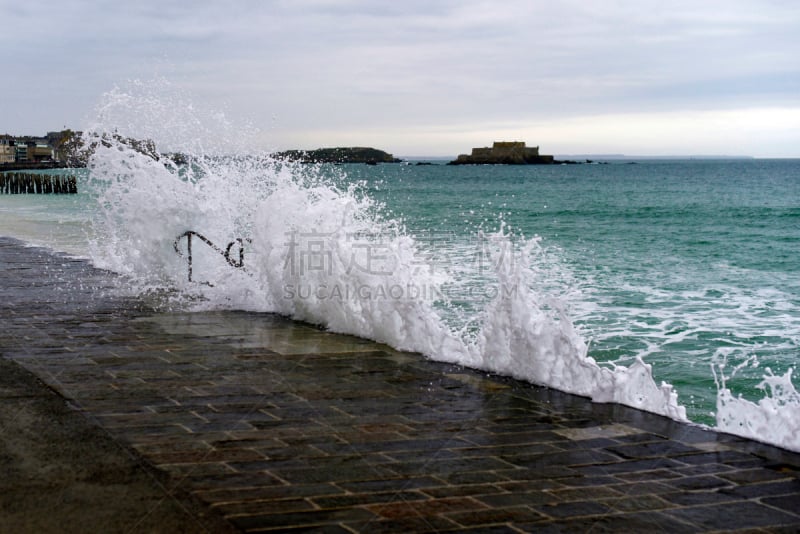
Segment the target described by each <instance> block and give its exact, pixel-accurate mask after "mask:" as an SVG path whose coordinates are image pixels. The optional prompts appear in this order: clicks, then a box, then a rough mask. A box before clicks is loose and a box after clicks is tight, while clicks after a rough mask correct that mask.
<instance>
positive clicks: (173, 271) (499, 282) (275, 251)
mask: <svg viewBox="0 0 800 534" xmlns="http://www.w3.org/2000/svg"><path fill="white" fill-rule="evenodd" d="M149 98H150V96H148V98H145V99H142V98H138V97H137V96H136V95H135V94H132V93H129V92H122V91H115V92H113V93H111V94H109V95H108V98H107V100H106V101H105V103H104V105H103V106H102V111H103V113H102V114H101V119H100V120H99V122H98V124H96V125H95V127H94V128H93V130H92V131H93V132H94V135H95V137H94V139H95V140H97V139H100V138H103V135H104V134H105V140H106V143H105V144H103V143H101V144H100V145H98V150H97V151H96V153H95V155H94V156H93V158H92V162H91V172H92V179H93V180H94V181H95V183H96V188H97V200H98V205H99V206H100V209H99V210H98V211H97V216H96V217H95V220H94V228H95V233H96V235H97V236H98V238H97V239H96V240H95V241H94V243H93V246H92V256H93V258H94V260H95V261H96V262H97V263H99V264H101V265H103V266H106V267H109V268H112V269H114V270H115V271H118V272H120V273H123V274H125V275H127V276H128V277H129V279H130V280H132V281H133V282H134V283H137V284H139V287H140V288H142V289H148V288H153V287H168V288H172V289H178V290H179V292H180V294H182V295H190V296H192V297H197V296H201V297H202V301H200V302H201V304H198V303H197V302H198V301H196V300H195V305H201V306H206V307H215V308H219V307H225V308H240V309H250V310H261V311H271V312H277V313H281V314H285V315H288V316H291V317H294V318H296V319H299V320H304V321H309V322H313V323H317V324H321V325H324V326H326V327H327V328H329V329H330V330H332V331H336V332H342V333H350V334H354V335H359V336H363V337H366V338H370V339H374V340H377V341H381V342H385V343H387V344H389V345H391V346H393V347H395V348H398V349H402V350H410V351H417V352H421V353H423V354H425V355H426V356H428V357H430V358H433V359H436V360H440V361H447V362H453V363H457V364H461V365H466V366H469V367H473V368H476V369H483V370H487V371H491V372H496V373H501V374H504V375H509V376H513V377H516V378H519V379H522V380H528V381H530V382H533V383H536V384H542V385H546V386H550V387H554V388H557V389H560V390H562V391H566V392H570V393H575V394H579V395H584V396H587V397H590V398H591V399H593V400H594V401H597V402H616V403H621V404H626V405H629V406H633V407H636V408H640V409H642V410H647V411H650V412H654V413H658V414H663V415H666V416H668V417H671V418H673V419H676V420H681V421H683V420H686V411H685V408H684V407H683V406H681V405H680V404H679V402H678V397H677V393H676V391H675V390H674V388H672V386H670V385H669V384H667V383H663V382H662V383H661V384H660V385H659V384H658V383H657V382H656V381H655V379H654V378H653V369H652V367H651V365H650V364H648V363H645V361H644V359H643V357H642V354H639V355H638V356H637V355H633V357H632V359H631V363H630V365H628V366H624V365H619V364H617V365H615V364H611V363H605V364H598V363H597V362H596V361H595V360H594V359H593V358H591V357H590V356H589V355H588V350H587V345H586V343H585V342H584V340H583V338H582V337H581V335H579V333H578V332H576V329H575V328H574V326H573V323H572V321H571V319H570V316H569V311H568V310H567V305H566V303H565V302H566V301H565V299H564V298H563V295H561V294H558V293H557V292H553V291H549V290H546V289H543V287H548V284H547V283H542V280H543V279H553V278H555V277H554V275H553V273H554V272H556V274H558V271H553V269H560V268H563V266H559V265H558V264H557V262H555V263H554V262H551V261H545V256H546V255H545V251H544V249H543V248H542V247H541V245H540V242H539V240H538V239H531V240H521V239H517V238H514V236H512V235H510V233H509V232H508V231H507V230H505V229H504V228H501V230H500V231H498V232H496V233H492V234H485V235H484V234H476V235H475V236H474V237H475V239H474V240H473V241H474V242H480V243H481V244H482V245H481V246H482V248H480V249H479V250H476V251H474V254H472V255H470V253H469V252H468V251H466V250H465V248H464V247H463V246H461V247H460V248H459V247H455V248H454V249H453V250H452V251H451V253H452V254H454V257H453V258H450V260H451V261H443V262H433V261H432V260H431V251H430V250H428V249H426V248H425V246H424V243H423V242H421V241H419V240H417V239H415V238H414V237H413V236H411V235H410V234H409V233H408V232H406V231H405V230H404V226H403V224H402V222H401V221H398V220H395V219H393V218H392V217H391V216H388V215H384V214H385V213H387V212H386V211H385V209H384V208H383V207H382V206H381V205H380V204H378V203H376V202H375V201H373V200H372V199H371V198H370V197H369V196H367V195H366V194H364V193H363V191H362V190H361V189H360V188H359V185H358V184H351V183H349V182H348V180H347V178H346V176H344V175H342V174H341V173H340V174H339V175H338V176H334V177H330V176H327V177H326V175H325V173H323V172H322V171H321V169H320V168H317V167H313V166H298V165H292V164H288V163H283V162H277V161H274V160H272V159H270V158H269V157H267V156H266V155H264V154H257V155H253V154H252V153H251V154H249V155H248V156H246V157H245V156H242V155H234V156H231V155H230V153H228V155H225V156H223V155H222V152H223V151H222V150H219V148H217V149H216V153H214V152H213V151H212V153H208V152H206V151H207V150H208V148H207V147H208V146H210V145H209V143H207V142H199V141H193V140H192V141H186V142H183V143H182V144H181V143H176V140H175V136H174V134H175V132H174V131H173V130H170V128H171V126H170V124H171V123H172V122H174V121H168V124H167V125H166V126H164V128H166V129H167V130H168V132H166V134H165V136H166V137H167V138H168V139H169V141H170V142H171V145H170V149H171V150H179V151H182V152H184V153H186V154H188V155H189V156H190V158H191V160H192V162H191V164H190V165H188V166H183V167H178V166H176V165H174V164H172V163H171V162H169V161H166V160H164V159H162V160H160V161H156V160H154V159H152V158H150V157H148V156H146V155H144V154H141V153H138V152H136V151H135V150H133V149H132V148H131V147H130V146H128V145H127V144H126V143H125V142H122V141H120V140H115V139H113V137H111V134H112V133H113V132H116V133H118V134H119V135H121V136H123V137H124V136H132V137H135V136H137V135H139V136H141V135H144V134H146V135H147V136H148V137H150V138H152V139H154V140H155V141H156V142H160V135H161V132H160V131H159V128H158V126H157V124H155V123H157V121H156V120H155V119H156V118H157V114H155V115H154V114H153V113H142V112H141V107H142V106H145V107H146V105H147V104H146V101H147V100H148V99H149ZM143 101H145V103H143ZM158 107H160V108H161V107H165V106H163V105H162V104H159V106H158ZM167 107H169V108H170V109H182V110H185V112H186V113H187V114H188V113H189V112H188V110H189V106H187V105H186V104H185V103H183V102H172V103H171V104H170V106H167ZM120 117H122V118H123V120H119V118H120ZM215 117H216V116H215ZM114 119H116V120H114ZM142 120H143V121H145V123H146V124H145V125H144V126H141V125H139V124H138V122H137V121H142ZM175 120H177V119H175ZM187 121H188V122H189V123H191V124H194V123H195V122H197V119H196V117H194V116H190V117H189V118H187ZM154 124H155V125H154ZM129 126H130V129H128V127H129ZM222 129H223V130H226V129H227V131H229V132H230V131H233V130H232V129H231V128H228V127H224V128H222ZM181 131H182V132H184V133H186V129H183V130H181ZM142 132H144V134H143V133H142ZM187 135H188V134H187ZM97 136H100V137H97ZM233 145H235V143H228V144H227V145H224V146H228V147H229V146H233ZM214 146H222V145H214ZM198 147H199V148H198ZM198 150H200V151H198ZM187 231H194V232H198V233H199V234H202V235H204V236H205V237H207V238H208V239H209V240H210V241H211V242H213V243H214V245H216V246H217V247H218V250H214V249H212V248H211V247H210V246H208V245H207V244H206V243H205V242H203V241H202V240H201V239H200V238H199V236H195V237H194V239H193V247H192V267H193V270H192V280H191V281H189V276H188V264H187V260H188V253H189V250H188V236H186V235H185V233H186V232H187ZM180 236H183V237H182V238H181V237H180ZM239 239H241V241H238V240H239ZM228 245H230V246H228ZM240 247H243V248H244V258H245V262H244V268H242V269H239V268H237V267H236V266H235V265H232V263H233V264H235V263H236V261H233V262H230V261H227V260H231V259H233V260H235V259H236V258H237V254H238V251H239V249H240ZM226 248H227V249H228V256H227V258H226V257H223V254H221V252H224V251H225V250H226ZM176 249H177V252H178V253H180V255H179V254H178V253H176ZM441 252H442V250H441V249H440V250H438V251H437V253H441ZM466 258H470V261H473V262H479V263H480V265H477V264H475V265H469V264H468V262H465V259H466ZM479 267H480V272H478V271H477V270H476V269H478V268H479ZM563 272H564V273H567V271H563ZM448 288H450V289H452V288H456V289H458V291H459V293H458V294H457V295H455V296H454V295H453V294H452V293H449V292H448V291H447V290H448ZM465 291H480V296H479V297H476V298H472V300H471V301H470V303H469V304H470V305H468V306H461V307H459V303H458V300H459V299H463V298H464V294H465V293H464V292H465ZM471 297H475V295H471ZM664 297H665V298H666V296H664ZM586 309H591V310H592V313H596V312H597V311H598V310H602V309H603V307H602V304H600V305H597V304H593V305H592V306H587V308H586ZM454 310H455V311H454ZM709 319H711V318H709ZM676 320H677V318H676V317H664V318H663V320H662V321H660V322H659V326H658V328H659V329H660V330H663V331H665V332H666V331H668V330H669V329H671V328H676V326H675V325H676V324H679V323H676V322H675V321H676ZM700 328H701V327H700V326H699V325H690V327H689V328H687V329H686V330H685V333H683V334H680V335H683V336H684V337H688V336H692V335H696V334H697V333H698V332H699V331H700ZM679 337H680V336H679ZM679 337H678V338H674V337H673V341H675V340H679ZM654 347H655V345H653V349H652V350H655V348H654ZM790 378H791V374H790V373H788V374H786V375H784V376H782V377H777V378H776V377H766V378H765V385H766V387H768V388H770V392H771V394H770V395H768V396H767V397H765V399H764V400H763V401H762V403H759V404H757V405H756V404H754V405H753V406H756V407H755V408H748V412H747V413H748V414H752V415H748V417H751V416H752V418H753V421H758V420H759V419H758V417H759V416H758V415H757V414H758V413H764V414H768V415H767V416H765V417H767V418H766V419H764V423H763V424H762V423H754V424H755V425H756V426H755V427H754V428H756V429H757V430H756V434H759V433H760V439H767V440H768V441H772V442H775V443H778V444H780V445H781V446H784V447H787V448H792V449H795V450H800V438H798V437H797V433H796V432H795V433H794V434H793V437H792V436H789V437H785V438H784V437H780V436H779V434H778V433H776V434H775V436H778V437H776V438H775V439H773V438H772V437H771V436H772V434H770V433H768V432H765V431H764V427H765V425H767V426H768V425H769V424H771V423H773V422H776V421H779V420H782V419H786V420H789V419H791V418H792V417H794V419H795V420H800V417H797V407H796V404H793V402H794V401H793V400H792V399H794V398H795V397H792V396H791V394H790V395H789V396H788V397H786V396H785V395H783V392H785V391H789V387H790V386H791V380H790ZM773 386H774V387H773ZM776 388H777V389H776ZM778 390H780V392H781V393H780V395H781V396H779V397H776V391H778ZM725 391H727V389H726V388H725V387H724V384H723V387H721V388H720V395H721V398H722V399H723V400H724V403H723V404H724V407H726V410H722V409H720V410H718V412H719V413H722V414H727V413H729V412H728V411H727V407H733V406H734V405H735V404H736V403H737V402H738V401H739V399H735V398H733V397H732V396H729V397H726V396H725ZM791 391H794V390H793V389H792V390H791ZM794 395H795V396H796V392H795V393H794ZM743 402H745V401H743ZM746 402H749V401H746ZM773 413H780V414H781V415H771V414H773ZM781 418H782V419H781ZM719 421H720V422H719V423H718V426H719V428H720V429H723V430H726V431H731V427H732V426H737V425H738V423H730V421H731V419H730V416H728V415H724V416H723V419H719ZM765 436H769V437H765ZM752 437H758V436H752Z"/></svg>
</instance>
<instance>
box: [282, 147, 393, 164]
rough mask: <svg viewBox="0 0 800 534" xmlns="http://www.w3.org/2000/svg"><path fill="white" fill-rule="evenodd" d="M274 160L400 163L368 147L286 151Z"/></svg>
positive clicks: (384, 153) (388, 155)
mask: <svg viewBox="0 0 800 534" xmlns="http://www.w3.org/2000/svg"><path fill="white" fill-rule="evenodd" d="M272 156H273V157H275V158H276V159H282V160H288V161H299V162H301V163H366V164H367V165H375V164H378V163H400V161H402V160H399V159H397V158H395V157H394V156H392V155H391V154H389V153H388V152H384V151H383V150H378V149H377V148H370V147H360V146H356V147H337V148H318V149H316V150H286V151H284V152H276V153H274V154H272Z"/></svg>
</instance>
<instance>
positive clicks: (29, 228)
mask: <svg viewBox="0 0 800 534" xmlns="http://www.w3.org/2000/svg"><path fill="white" fill-rule="evenodd" d="M323 172H324V173H328V174H330V175H331V176H333V177H334V178H333V179H334V181H336V182H337V183H339V184H340V185H341V186H342V187H346V186H347V185H348V184H351V183H356V182H362V184H363V185H362V191H363V192H364V193H365V194H366V195H368V196H370V197H372V198H374V199H376V200H378V201H379V202H381V203H383V204H384V206H383V207H382V208H377V209H378V211H380V212H381V213H382V216H383V217H396V218H399V219H400V220H402V222H403V224H404V225H405V226H406V229H407V232H408V233H409V234H410V235H413V236H414V238H415V239H416V241H417V242H418V244H419V246H420V247H422V248H423V249H424V252H425V254H426V255H427V256H426V257H427V258H428V259H429V262H428V263H429V265H428V266H431V265H435V266H438V263H441V264H442V265H441V266H442V267H443V268H446V269H445V270H447V271H448V272H449V273H451V275H454V276H455V277H456V279H455V280H451V282H450V284H451V287H452V288H453V289H454V290H453V291H452V292H451V293H449V295H450V296H451V298H452V302H451V303H450V306H449V307H448V310H449V311H444V310H443V312H442V313H443V314H444V315H447V313H451V314H453V317H451V320H452V321H453V322H457V315H458V313H459V311H463V312H465V313H466V312H469V311H470V310H475V309H480V308H481V307H482V306H483V305H485V304H486V300H487V298H486V295H485V294H481V293H480V292H476V291H471V290H470V289H474V288H476V287H482V285H483V284H485V283H486V281H485V280H484V279H483V278H482V274H481V273H480V272H478V270H476V269H475V268H474V265H475V262H474V260H475V256H474V251H475V250H478V248H479V245H480V241H481V237H480V236H481V232H484V233H488V232H492V231H496V230H498V229H499V228H500V227H501V226H503V228H504V231H506V232H510V233H511V234H512V236H513V238H514V239H516V240H519V241H521V240H522V238H523V237H525V238H531V237H533V236H540V237H541V246H542V247H543V253H541V254H538V255H537V256H536V262H537V264H536V265H534V266H533V267H534V272H535V273H536V274H537V277H538V280H537V281H536V283H537V284H540V287H539V290H540V291H541V292H543V293H545V294H548V295H553V296H555V297H557V298H559V299H561V300H562V301H563V302H565V303H566V304H567V310H568V315H569V317H570V318H571V319H572V321H573V322H574V323H575V325H576V327H577V329H578V331H579V333H580V335H581V336H582V337H583V338H584V339H585V340H586V341H587V343H589V347H590V348H589V355H590V356H592V357H593V358H595V359H596V360H598V361H606V362H616V363H620V364H624V365H629V364H631V363H632V362H633V361H634V359H635V358H636V357H642V358H643V359H644V360H645V361H646V362H647V363H649V364H652V365H653V375H654V376H655V378H656V380H657V381H662V380H663V381H666V382H668V383H670V384H672V385H673V386H674V387H675V389H676V390H677V392H678V394H679V402H680V403H681V404H682V405H684V406H686V408H687V414H688V416H689V418H690V419H691V420H692V421H695V422H700V423H706V424H713V421H714V418H713V416H712V412H713V411H714V410H715V402H716V394H717V387H716V386H715V383H714V374H713V373H712V370H711V367H712V363H713V362H714V361H717V362H719V361H720V354H721V353H720V351H722V352H729V353H730V354H729V358H730V360H731V361H730V364H729V366H728V368H727V369H728V370H730V369H731V368H732V367H733V364H736V363H740V362H742V361H744V359H745V358H747V357H749V356H755V357H756V358H757V359H758V362H759V365H758V367H757V368H753V367H748V368H747V369H744V370H742V371H740V372H739V374H737V377H736V380H735V381H734V380H732V381H730V383H729V384H728V386H729V387H731V389H732V390H733V391H734V393H735V394H741V395H743V396H744V397H745V398H749V399H753V400H756V399H760V398H762V397H763V396H764V393H763V392H762V391H759V390H757V389H756V387H755V386H756V385H757V384H758V383H759V382H760V381H761V379H762V377H763V375H764V372H765V370H766V369H767V368H769V369H771V371H773V372H774V373H775V374H783V373H784V372H785V371H786V370H787V369H789V368H792V367H794V366H795V365H796V363H797V361H798V359H800V277H798V271H799V270H800V160H746V159H741V160H641V161H636V162H635V163H631V162H624V161H613V162H610V163H609V164H602V165H595V164H592V165H590V164H585V165H557V166H458V167H453V166H446V165H439V164H436V165H428V166H416V165H404V164H395V165H379V166H365V165H344V166H339V167H330V168H326V169H323ZM80 180H82V182H81V184H80V185H79V187H80V188H81V194H79V195H76V196H66V195H65V196H36V195H30V196H25V195H14V196H12V195H7V196H0V234H3V235H12V236H16V237H20V238H22V239H24V240H27V241H29V242H32V243H36V244H44V245H48V246H51V247H52V248H55V249H59V250H65V251H67V252H71V253H76V254H79V255H86V256H88V255H89V252H88V248H87V243H88V238H89V237H90V235H91V233H92V232H93V231H96V229H93V228H92V226H91V225H89V219H90V218H91V212H92V211H93V210H94V209H95V208H96V206H95V205H94V204H93V203H94V200H93V196H92V194H91V185H90V184H89V182H88V180H87V177H86V173H85V171H82V174H81V176H80ZM168 237H170V238H171V237H172V236H168ZM170 246H171V244H170Z"/></svg>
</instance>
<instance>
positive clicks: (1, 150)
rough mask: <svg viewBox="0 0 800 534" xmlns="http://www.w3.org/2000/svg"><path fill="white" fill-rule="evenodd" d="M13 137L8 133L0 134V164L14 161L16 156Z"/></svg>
mask: <svg viewBox="0 0 800 534" xmlns="http://www.w3.org/2000/svg"><path fill="white" fill-rule="evenodd" d="M14 145H15V143H14V138H13V137H11V136H10V135H0V164H3V163H14V162H15V161H16V158H17V151H16V146H14Z"/></svg>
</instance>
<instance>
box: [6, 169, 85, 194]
mask: <svg viewBox="0 0 800 534" xmlns="http://www.w3.org/2000/svg"><path fill="white" fill-rule="evenodd" d="M77 192H78V179H77V178H76V177H75V176H73V175H64V174H35V173H21V172H2V173H0V194H7V195H18V194H31V195H36V194H57V195H68V194H72V195H74V194H76V193H77Z"/></svg>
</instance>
